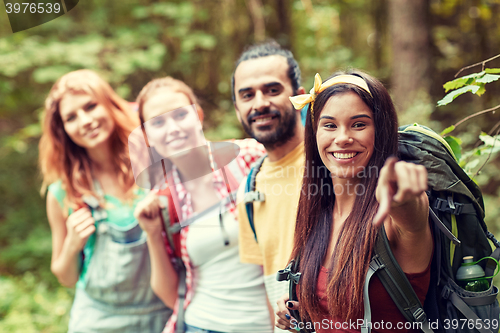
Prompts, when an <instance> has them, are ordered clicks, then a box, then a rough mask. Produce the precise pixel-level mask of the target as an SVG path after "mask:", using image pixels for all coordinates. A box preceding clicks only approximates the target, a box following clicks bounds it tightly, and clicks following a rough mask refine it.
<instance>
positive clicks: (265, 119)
mask: <svg viewBox="0 0 500 333" xmlns="http://www.w3.org/2000/svg"><path fill="white" fill-rule="evenodd" d="M271 119H273V117H266V118H259V119H255V120H254V122H256V123H263V122H265V121H268V120H271Z"/></svg>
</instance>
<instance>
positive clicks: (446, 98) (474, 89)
mask: <svg viewBox="0 0 500 333" xmlns="http://www.w3.org/2000/svg"><path fill="white" fill-rule="evenodd" d="M479 88H480V86H476V85H474V86H472V85H469V86H465V87H462V88H459V89H457V90H454V91H452V92H450V93H449V94H447V95H446V96H444V97H443V99H441V100H439V101H438V103H437V104H438V106H443V105H447V104H450V103H451V102H453V100H454V99H455V98H457V97H458V96H460V95H462V94H465V93H466V92H469V91H470V92H472V93H473V94H475V93H476V92H477V91H478V90H479Z"/></svg>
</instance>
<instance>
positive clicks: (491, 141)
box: [437, 54, 500, 178]
mask: <svg viewBox="0 0 500 333" xmlns="http://www.w3.org/2000/svg"><path fill="white" fill-rule="evenodd" d="M499 57H500V54H499V55H497V56H494V57H492V58H490V59H487V60H484V61H482V62H479V63H477V64H473V65H471V66H467V67H464V68H462V69H461V70H460V71H459V72H458V73H457V74H456V75H455V77H456V76H458V74H460V73H461V72H463V71H464V70H466V69H469V68H472V67H475V66H478V65H482V70H481V72H479V73H472V74H469V75H465V76H462V77H459V78H456V79H454V80H452V81H448V82H446V83H445V84H444V85H443V87H444V89H445V92H447V94H446V96H444V97H443V98H442V99H441V100H439V101H438V102H437V105H438V106H444V105H447V104H449V103H451V102H453V100H455V98H457V97H458V96H460V95H463V94H465V93H467V92H471V93H473V94H476V95H478V96H481V95H483V94H484V93H485V92H486V84H488V83H492V82H495V81H498V80H499V79H500V75H499V74H500V68H484V67H485V65H486V63H487V62H490V61H492V60H494V59H496V58H499ZM499 108H500V105H497V106H495V107H493V108H490V109H486V110H482V111H479V112H476V113H474V114H471V115H469V116H467V117H465V118H463V119H461V120H460V121H458V122H457V123H455V124H454V125H451V126H449V127H447V128H445V129H444V130H443V131H442V132H441V136H443V137H444V139H445V140H446V142H448V144H449V145H450V147H451V149H452V150H453V153H454V154H455V157H456V158H457V161H458V162H459V164H460V166H461V167H462V168H463V169H464V170H465V171H466V172H467V173H468V174H469V176H471V177H472V178H474V177H475V176H477V175H478V174H479V172H480V171H481V170H482V168H483V167H484V165H485V164H486V163H487V162H488V161H489V160H490V158H491V157H492V156H493V155H495V154H497V153H498V152H499V151H500V142H498V141H499V140H498V139H499V138H498V134H499V132H500V123H497V125H495V126H494V127H493V129H492V130H491V131H490V133H484V132H482V133H481V134H480V135H479V140H480V142H482V143H480V144H476V145H475V146H474V147H473V148H472V149H470V150H467V151H463V147H462V140H461V139H460V138H458V137H456V136H452V135H449V134H450V133H451V132H453V131H454V130H455V129H456V128H457V127H458V126H459V125H460V124H462V123H464V122H466V121H468V120H470V119H471V118H473V117H477V116H479V115H482V114H485V113H489V112H493V113H494V112H495V111H496V110H497V109H499ZM497 128H498V129H497ZM495 130H496V133H495V135H493V136H492V135H491V134H492V133H493V132H494V131H495ZM484 157H486V158H484ZM481 161H483V163H482V164H481ZM480 164H481V165H480ZM478 166H479V168H478ZM476 169H477V170H476ZM474 170H476V171H475V172H474Z"/></svg>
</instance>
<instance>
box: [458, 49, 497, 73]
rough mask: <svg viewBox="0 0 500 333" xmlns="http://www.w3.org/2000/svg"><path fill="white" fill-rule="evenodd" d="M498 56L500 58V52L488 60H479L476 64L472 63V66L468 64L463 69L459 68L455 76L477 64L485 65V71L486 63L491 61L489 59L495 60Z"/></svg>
mask: <svg viewBox="0 0 500 333" xmlns="http://www.w3.org/2000/svg"><path fill="white" fill-rule="evenodd" d="M496 58H500V54H497V55H496V56H494V57H491V58H489V59H486V60H483V61H481V62H478V63H476V64H474V65H470V66H467V67H464V68H462V69H461V70H459V71H458V72H457V74H455V77H457V76H458V74H460V73H462V72H463V71H464V70H466V69H469V68H472V67H476V66H478V65H483V67H482V70H483V71H484V65H485V64H486V63H487V62H489V61H492V60H495V59H496Z"/></svg>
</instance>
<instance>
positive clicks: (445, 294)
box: [441, 286, 453, 299]
mask: <svg viewBox="0 0 500 333" xmlns="http://www.w3.org/2000/svg"><path fill="white" fill-rule="evenodd" d="M452 292H453V291H452V290H451V289H450V288H449V287H448V286H444V288H443V291H442V292H441V297H443V298H444V299H448V298H449V297H450V294H451V293H452Z"/></svg>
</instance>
